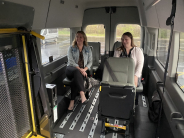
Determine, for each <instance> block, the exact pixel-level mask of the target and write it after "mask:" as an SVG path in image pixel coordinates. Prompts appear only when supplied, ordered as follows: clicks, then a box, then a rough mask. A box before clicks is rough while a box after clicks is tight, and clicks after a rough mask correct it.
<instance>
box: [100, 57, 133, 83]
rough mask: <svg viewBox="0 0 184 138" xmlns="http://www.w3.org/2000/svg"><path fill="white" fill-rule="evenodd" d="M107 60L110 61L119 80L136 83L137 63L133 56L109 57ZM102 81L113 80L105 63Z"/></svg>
mask: <svg viewBox="0 0 184 138" xmlns="http://www.w3.org/2000/svg"><path fill="white" fill-rule="evenodd" d="M107 62H108V63H109V65H110V67H111V69H112V71H113V73H114V75H115V76H116V78H117V80H118V82H121V83H122V84H132V85H134V70H135V64H134V60H133V59H132V58H116V57H109V58H108V59H107ZM102 81H107V82H113V79H112V77H111V75H110V73H109V71H108V70H107V67H106V66H105V65H104V71H103V78H102Z"/></svg>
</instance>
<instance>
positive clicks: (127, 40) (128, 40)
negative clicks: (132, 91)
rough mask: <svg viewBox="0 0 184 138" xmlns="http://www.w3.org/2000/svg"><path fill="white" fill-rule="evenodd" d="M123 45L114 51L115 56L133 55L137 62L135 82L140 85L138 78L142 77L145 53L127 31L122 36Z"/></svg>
mask: <svg viewBox="0 0 184 138" xmlns="http://www.w3.org/2000/svg"><path fill="white" fill-rule="evenodd" d="M121 42H122V46H120V47H118V48H117V49H116V50H115V51H114V57H131V58H133V59H134V62H135V75H134V84H135V86H136V87H137V86H138V78H140V77H141V74H142V68H143V64H144V55H143V52H142V50H141V49H140V48H139V47H137V46H135V45H134V41H133V36H132V34H131V33H130V32H126V33H124V34H123V35H122V37H121Z"/></svg>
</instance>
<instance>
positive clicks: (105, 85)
mask: <svg viewBox="0 0 184 138" xmlns="http://www.w3.org/2000/svg"><path fill="white" fill-rule="evenodd" d="M105 62H108V63H109V66H110V68H111V69H112V72H113V73H114V75H115V77H116V78H117V81H113V80H115V79H113V78H112V77H111V76H112V75H111V73H110V71H109V70H108V68H107V66H106V64H105V65H104V71H103V78H102V82H101V88H100V91H101V92H100V96H99V97H100V98H99V107H98V117H99V119H101V120H102V129H101V133H102V135H105V134H107V133H108V132H109V130H108V128H107V127H105V120H106V119H107V118H113V119H115V118H118V119H119V120H124V121H125V122H126V124H125V125H126V127H127V129H126V132H124V134H126V135H129V126H130V125H129V122H130V118H131V116H132V112H133V110H134V103H135V93H136V91H135V86H134V70H135V65H134V60H133V59H132V58H116V57H110V58H108V59H107V60H106V61H105ZM111 132H113V131H111Z"/></svg>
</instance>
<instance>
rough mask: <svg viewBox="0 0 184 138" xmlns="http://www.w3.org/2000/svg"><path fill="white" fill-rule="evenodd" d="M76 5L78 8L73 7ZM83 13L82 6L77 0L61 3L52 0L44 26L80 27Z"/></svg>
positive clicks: (57, 0)
mask: <svg viewBox="0 0 184 138" xmlns="http://www.w3.org/2000/svg"><path fill="white" fill-rule="evenodd" d="M76 5H78V8H75V6H76ZM83 13H84V8H83V6H82V4H80V3H79V2H77V1H74V0H67V1H65V2H64V4H61V3H60V0H52V1H51V3H50V8H49V14H48V19H47V24H46V28H56V27H80V26H82V19H83Z"/></svg>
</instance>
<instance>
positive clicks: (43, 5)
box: [6, 0, 49, 29]
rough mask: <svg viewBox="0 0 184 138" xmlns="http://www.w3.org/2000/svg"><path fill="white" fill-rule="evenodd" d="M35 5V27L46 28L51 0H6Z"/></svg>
mask: <svg viewBox="0 0 184 138" xmlns="http://www.w3.org/2000/svg"><path fill="white" fill-rule="evenodd" d="M6 1H10V2H15V3H18V4H23V5H27V6H31V7H34V9H35V16H34V21H33V27H32V28H33V29H41V28H45V22H46V17H47V12H48V7H49V0H6Z"/></svg>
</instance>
